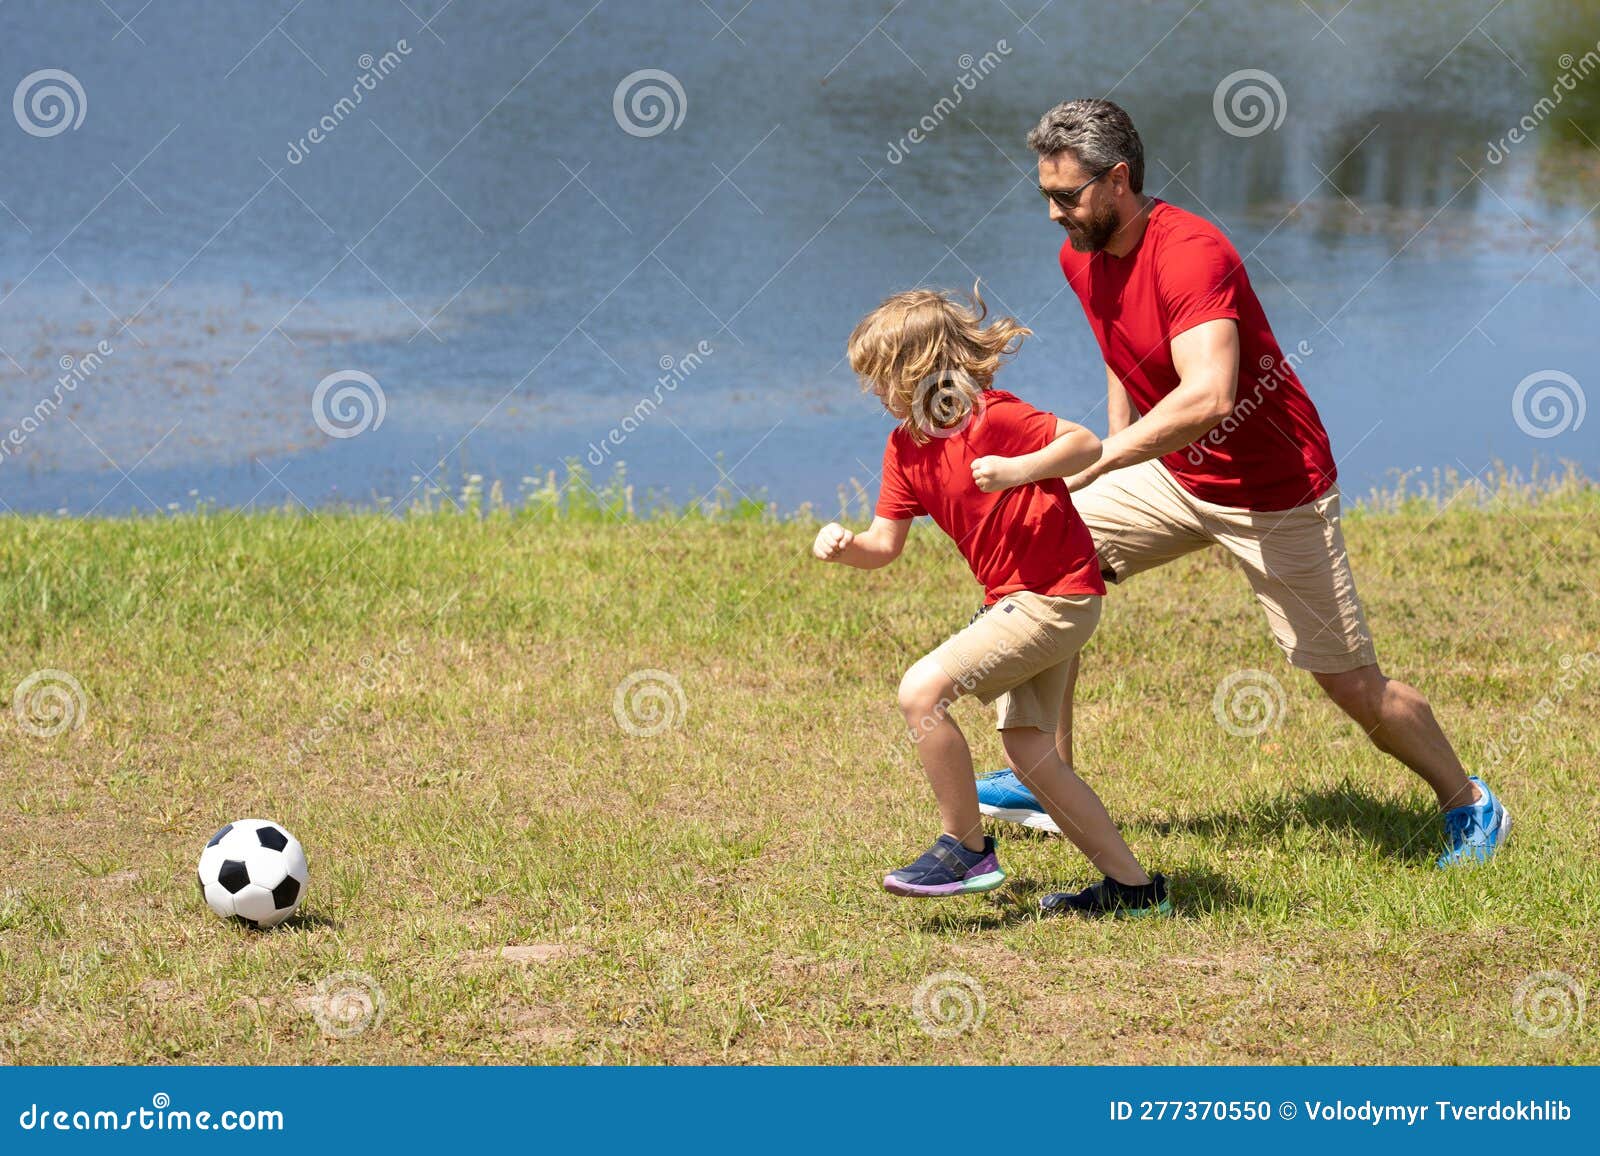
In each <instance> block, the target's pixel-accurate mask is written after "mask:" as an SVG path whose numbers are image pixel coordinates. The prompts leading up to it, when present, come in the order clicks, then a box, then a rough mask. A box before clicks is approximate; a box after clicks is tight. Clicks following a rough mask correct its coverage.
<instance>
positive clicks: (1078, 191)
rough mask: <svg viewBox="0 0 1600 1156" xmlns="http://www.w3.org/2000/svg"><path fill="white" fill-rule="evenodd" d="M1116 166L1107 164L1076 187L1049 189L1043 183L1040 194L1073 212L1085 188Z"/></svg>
mask: <svg viewBox="0 0 1600 1156" xmlns="http://www.w3.org/2000/svg"><path fill="white" fill-rule="evenodd" d="M1116 167H1117V166H1116V165H1107V166H1106V167H1105V168H1103V169H1101V170H1100V171H1099V172H1097V173H1095V175H1094V176H1092V177H1090V178H1089V179H1088V180H1086V181H1084V182H1083V184H1081V185H1079V186H1078V187H1077V188H1075V189H1047V188H1045V187H1044V186H1043V185H1040V186H1039V195H1040V196H1042V197H1043V198H1044V199H1045V200H1047V201H1053V202H1054V203H1055V205H1056V207H1057V208H1060V209H1064V210H1066V211H1067V212H1071V211H1072V210H1073V209H1076V208H1077V207H1078V198H1079V197H1081V196H1083V190H1084V189H1087V188H1088V187H1089V186H1090V185H1092V184H1094V183H1095V182H1096V181H1098V180H1099V179H1100V178H1101V177H1103V176H1105V175H1106V174H1107V173H1109V172H1110V171H1111V170H1112V169H1114V168H1116Z"/></svg>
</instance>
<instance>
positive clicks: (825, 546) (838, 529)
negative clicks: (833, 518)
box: [811, 522, 856, 562]
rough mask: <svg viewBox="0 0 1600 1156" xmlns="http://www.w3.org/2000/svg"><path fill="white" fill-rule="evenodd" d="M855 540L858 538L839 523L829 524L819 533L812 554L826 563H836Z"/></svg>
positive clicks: (812, 545)
mask: <svg viewBox="0 0 1600 1156" xmlns="http://www.w3.org/2000/svg"><path fill="white" fill-rule="evenodd" d="M855 539H856V536H855V535H854V534H852V533H851V532H850V531H849V530H846V529H845V528H844V527H843V526H841V525H839V523H838V522H829V523H828V524H827V525H826V526H824V527H822V529H820V530H818V531H817V540H816V541H815V542H813V543H812V544H811V552H812V553H813V554H815V555H816V556H817V557H818V558H820V559H821V560H822V561H824V562H834V561H837V560H838V558H839V555H841V554H843V553H844V552H845V550H847V549H848V548H849V546H850V543H851V542H854V541H855Z"/></svg>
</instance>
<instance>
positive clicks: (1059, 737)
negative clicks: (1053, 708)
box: [1056, 652, 1083, 767]
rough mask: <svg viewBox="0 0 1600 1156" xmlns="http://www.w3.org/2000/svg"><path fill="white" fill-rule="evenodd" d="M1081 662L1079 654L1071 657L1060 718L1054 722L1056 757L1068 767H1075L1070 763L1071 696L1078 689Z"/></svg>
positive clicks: (1062, 696) (1081, 658) (1073, 763)
mask: <svg viewBox="0 0 1600 1156" xmlns="http://www.w3.org/2000/svg"><path fill="white" fill-rule="evenodd" d="M1081 661H1083V654H1082V653H1081V652H1080V653H1078V654H1074V655H1073V656H1072V668H1071V669H1070V670H1068V671H1067V689H1066V690H1065V691H1064V692H1062V695H1061V717H1060V719H1058V720H1057V722H1056V757H1057V758H1059V759H1060V760H1061V761H1062V762H1063V763H1066V764H1067V766H1068V767H1074V766H1077V764H1076V763H1075V762H1073V761H1072V695H1073V692H1075V691H1076V690H1077V689H1078V663H1080V662H1081Z"/></svg>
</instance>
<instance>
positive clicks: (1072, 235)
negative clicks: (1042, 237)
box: [1061, 201, 1122, 253]
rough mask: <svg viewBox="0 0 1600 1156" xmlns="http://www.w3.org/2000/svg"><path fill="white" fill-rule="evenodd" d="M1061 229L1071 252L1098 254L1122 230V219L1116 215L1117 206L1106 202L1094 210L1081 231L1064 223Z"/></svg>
mask: <svg viewBox="0 0 1600 1156" xmlns="http://www.w3.org/2000/svg"><path fill="white" fill-rule="evenodd" d="M1061 227H1062V228H1063V229H1066V230H1067V240H1069V241H1070V242H1071V243H1072V249H1073V252H1076V253H1098V252H1099V251H1100V250H1101V249H1104V248H1105V247H1106V246H1107V245H1109V244H1111V238H1113V237H1115V236H1116V235H1117V230H1119V229H1121V228H1122V218H1121V217H1119V216H1118V215H1117V206H1116V205H1114V204H1112V203H1110V202H1109V201H1107V202H1105V203H1103V204H1102V205H1101V206H1100V207H1099V208H1098V209H1095V210H1094V212H1093V213H1092V214H1091V215H1090V217H1089V223H1088V224H1087V225H1085V226H1084V227H1083V228H1082V229H1078V228H1075V227H1072V226H1070V225H1068V224H1067V223H1066V222H1065V221H1063V222H1062V225H1061Z"/></svg>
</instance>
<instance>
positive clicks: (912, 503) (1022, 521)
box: [878, 389, 1106, 606]
mask: <svg viewBox="0 0 1600 1156" xmlns="http://www.w3.org/2000/svg"><path fill="white" fill-rule="evenodd" d="M1055 436H1056V419H1055V415H1054V414H1048V413H1042V412H1040V411H1039V410H1036V409H1034V408H1033V406H1031V405H1029V404H1028V403H1027V402H1025V401H1023V400H1021V399H1020V398H1017V397H1015V396H1013V395H1012V394H1009V393H1007V392H1005V391H1004V390H1000V389H989V390H985V391H984V392H983V394H982V404H981V407H980V408H979V409H978V410H977V411H976V412H975V415H974V417H973V418H972V420H971V421H970V422H969V423H968V424H967V427H966V428H965V429H963V430H962V431H961V432H959V433H956V434H952V435H951V436H949V437H930V438H929V439H928V440H927V441H926V442H923V443H922V444H921V445H918V444H917V443H916V442H914V441H912V440H911V435H910V434H908V433H907V432H906V431H905V430H903V429H898V428H897V429H896V430H895V431H894V432H893V433H891V434H890V435H889V443H888V445H886V446H884V449H883V486H882V489H881V490H880V491H879V492H878V516H879V517H880V518H891V519H894V520H896V521H898V520H900V519H902V518H915V517H918V516H919V515H922V514H930V515H932V517H933V520H934V522H935V523H936V524H937V525H938V527H939V529H941V530H943V531H944V532H945V533H946V534H949V535H950V537H951V538H952V539H954V541H955V544H956V548H957V549H959V550H960V551H961V556H962V557H964V558H965V559H966V560H967V565H969V566H971V567H972V573H973V576H974V577H976V578H977V579H978V581H979V582H981V583H983V592H984V599H983V600H984V605H986V606H988V605H993V604H994V603H996V602H998V601H1000V599H1002V598H1004V597H1005V596H1006V595H1007V594H1014V593H1016V592H1017V591H1018V590H1031V591H1032V592H1033V593H1035V594H1049V595H1055V596H1067V595H1079V594H1104V593H1105V592H1106V584H1105V580H1104V579H1102V578H1101V577H1100V562H1099V559H1098V557H1097V556H1096V554H1095V552H1094V539H1093V538H1091V537H1090V536H1089V527H1088V526H1086V525H1084V523H1083V519H1082V518H1081V517H1079V516H1078V511H1077V510H1075V509H1073V506H1072V499H1071V498H1070V497H1068V495H1067V487H1066V484H1065V483H1064V482H1062V480H1061V479H1060V478H1051V479H1050V480H1048V481H1044V482H1034V483H1030V484H1028V485H1024V486H1013V487H1012V488H1011V489H1009V490H1001V491H999V492H998V493H993V494H986V493H984V492H983V491H982V490H980V489H978V487H977V484H976V483H975V482H973V480H972V463H973V461H974V460H975V459H977V458H981V457H987V456H988V455H990V454H997V455H1002V456H1005V457H1016V456H1017V455H1018V454H1031V453H1032V452H1033V451H1034V450H1040V449H1043V448H1044V447H1045V446H1047V445H1049V444H1050V443H1051V442H1052V441H1054V440H1055Z"/></svg>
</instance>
